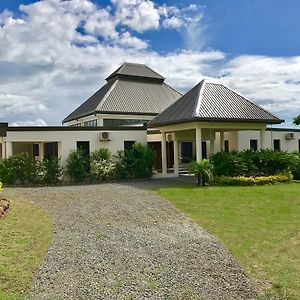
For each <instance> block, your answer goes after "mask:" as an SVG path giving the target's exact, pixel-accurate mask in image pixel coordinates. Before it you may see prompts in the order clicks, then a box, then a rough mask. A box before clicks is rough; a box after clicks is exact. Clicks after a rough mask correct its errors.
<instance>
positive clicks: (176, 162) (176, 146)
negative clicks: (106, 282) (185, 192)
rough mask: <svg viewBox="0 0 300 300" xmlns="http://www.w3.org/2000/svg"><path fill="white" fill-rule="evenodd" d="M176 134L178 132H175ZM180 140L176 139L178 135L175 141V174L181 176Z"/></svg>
mask: <svg viewBox="0 0 300 300" xmlns="http://www.w3.org/2000/svg"><path fill="white" fill-rule="evenodd" d="M175 135H176V133H175ZM178 143H179V142H178V140H177V139H176V136H175V138H174V141H173V146H174V174H175V175H176V176H179V147H178Z"/></svg>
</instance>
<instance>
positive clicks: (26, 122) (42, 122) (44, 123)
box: [10, 119, 47, 126]
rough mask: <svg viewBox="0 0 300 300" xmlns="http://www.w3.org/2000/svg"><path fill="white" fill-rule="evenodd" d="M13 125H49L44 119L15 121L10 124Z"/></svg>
mask: <svg viewBox="0 0 300 300" xmlns="http://www.w3.org/2000/svg"><path fill="white" fill-rule="evenodd" d="M10 125H11V126H47V123H46V122H45V121H44V120H42V119H36V120H34V121H15V122H13V123H11V124H10Z"/></svg>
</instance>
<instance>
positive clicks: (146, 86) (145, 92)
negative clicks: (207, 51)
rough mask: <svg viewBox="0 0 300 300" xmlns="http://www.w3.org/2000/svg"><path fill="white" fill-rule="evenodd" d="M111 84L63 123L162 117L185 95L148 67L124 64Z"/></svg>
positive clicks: (108, 81)
mask: <svg viewBox="0 0 300 300" xmlns="http://www.w3.org/2000/svg"><path fill="white" fill-rule="evenodd" d="M106 80H107V83H106V84H105V85H104V86H103V87H101V88H100V89H99V90H98V91H97V92H96V93H95V94H94V95H92V96H91V97H90V98H88V99H87V100H86V101H85V102H84V103H82V104H81V105H80V106H79V107H77V108H76V109H75V110H74V111H73V112H72V113H71V114H69V115H68V116H67V117H66V118H65V119H64V120H63V123H66V122H69V121H72V120H76V119H79V118H82V117H84V116H88V115H92V114H96V113H103V114H105V113H115V114H116V113H118V114H129V115H130V114H141V115H153V116H155V115H158V114H159V113H161V112H162V111H164V110H165V109H166V108H167V107H169V106H170V105H171V104H173V103H174V102H175V101H176V100H178V99H179V98H180V97H181V96H182V94H181V93H179V92H178V91H176V90H175V89H173V88H171V87H170V86H169V85H167V84H165V83H164V77H162V76H161V75H159V74H158V73H156V72H155V71H153V70H152V69H151V68H149V67H148V66H146V65H142V64H134V63H124V64H123V65H122V66H121V67H119V68H118V69H117V70H116V71H114V72H113V73H112V74H111V75H109V76H108V77H107V78H106Z"/></svg>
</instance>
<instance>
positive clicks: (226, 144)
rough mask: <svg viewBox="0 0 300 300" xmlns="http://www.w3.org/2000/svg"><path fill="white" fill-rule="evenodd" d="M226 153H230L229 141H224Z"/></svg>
mask: <svg viewBox="0 0 300 300" xmlns="http://www.w3.org/2000/svg"><path fill="white" fill-rule="evenodd" d="M224 151H225V152H229V141H228V140H225V141H224Z"/></svg>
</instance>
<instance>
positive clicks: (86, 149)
mask: <svg viewBox="0 0 300 300" xmlns="http://www.w3.org/2000/svg"><path fill="white" fill-rule="evenodd" d="M77 149H81V150H83V151H84V153H85V154H86V155H87V156H89V155H90V142H81V141H80V142H77Z"/></svg>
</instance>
